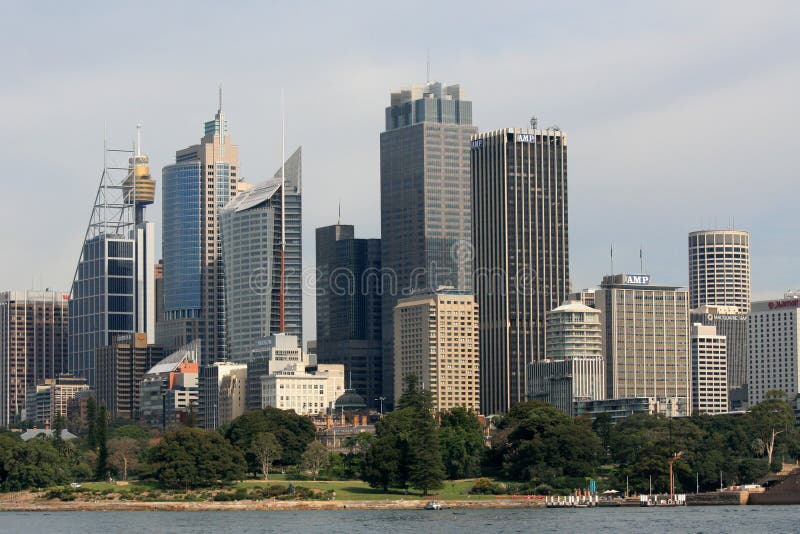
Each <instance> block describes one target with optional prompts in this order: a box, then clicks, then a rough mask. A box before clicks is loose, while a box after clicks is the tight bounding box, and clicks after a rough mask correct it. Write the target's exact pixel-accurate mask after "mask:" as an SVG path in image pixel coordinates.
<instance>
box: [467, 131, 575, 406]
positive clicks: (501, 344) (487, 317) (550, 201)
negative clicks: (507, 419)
mask: <svg viewBox="0 0 800 534" xmlns="http://www.w3.org/2000/svg"><path fill="white" fill-rule="evenodd" d="M472 193H473V206H472V213H473V218H472V228H473V244H474V247H475V294H476V296H477V299H478V305H479V306H480V309H481V321H480V324H481V336H480V344H481V407H482V409H483V413H485V414H493V413H502V412H506V411H508V409H509V408H510V407H511V406H512V405H513V404H515V403H517V402H521V401H523V400H525V391H526V386H527V383H528V379H527V374H528V371H529V368H530V366H529V364H530V363H531V362H535V361H539V360H542V359H544V357H545V330H546V329H545V314H546V313H547V312H548V311H550V310H552V309H553V308H555V307H557V306H558V305H560V304H561V303H562V302H563V301H564V300H565V299H566V298H567V296H568V295H569V289H570V287H569V240H568V231H567V229H568V217H567V215H568V211H567V137H566V135H565V134H564V133H563V132H562V131H560V130H555V129H553V130H518V129H513V128H511V129H502V130H494V131H491V132H486V133H482V134H480V135H478V136H476V137H475V138H474V139H473V141H472Z"/></svg>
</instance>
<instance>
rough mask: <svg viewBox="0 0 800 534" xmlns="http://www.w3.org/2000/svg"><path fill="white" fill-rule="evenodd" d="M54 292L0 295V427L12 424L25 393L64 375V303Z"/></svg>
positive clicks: (61, 295)
mask: <svg viewBox="0 0 800 534" xmlns="http://www.w3.org/2000/svg"><path fill="white" fill-rule="evenodd" d="M68 298H69V295H68V294H67V293H62V292H60V291H49V290H48V291H5V292H3V293H0V426H8V425H9V423H12V422H15V421H18V420H19V419H20V418H21V416H22V413H23V410H25V402H26V394H27V393H28V391H27V390H28V389H29V388H34V387H35V386H36V385H38V384H42V383H44V382H45V380H47V379H50V378H56V377H58V376H59V375H60V374H61V373H64V372H66V371H67V317H68V306H67V302H68V300H67V299H68Z"/></svg>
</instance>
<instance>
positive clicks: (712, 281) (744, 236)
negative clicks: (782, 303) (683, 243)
mask: <svg viewBox="0 0 800 534" xmlns="http://www.w3.org/2000/svg"><path fill="white" fill-rule="evenodd" d="M689 300H690V306H691V308H692V309H694V308H699V307H701V306H736V307H737V308H738V309H739V313H743V314H746V313H748V312H749V311H750V234H748V233H747V232H744V231H742V230H701V231H698V232H691V233H690V234H689Z"/></svg>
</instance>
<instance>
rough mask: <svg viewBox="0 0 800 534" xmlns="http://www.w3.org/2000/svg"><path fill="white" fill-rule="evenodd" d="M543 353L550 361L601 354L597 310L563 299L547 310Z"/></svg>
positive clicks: (601, 334) (598, 314)
mask: <svg viewBox="0 0 800 534" xmlns="http://www.w3.org/2000/svg"><path fill="white" fill-rule="evenodd" d="M545 342H546V354H547V357H548V358H550V359H553V360H563V359H567V358H578V357H587V358H596V357H602V356H603V332H602V328H601V326H600V310H598V309H596V308H590V307H589V306H586V305H585V304H581V303H580V302H578V301H573V300H570V301H567V302H565V303H564V304H562V305H561V306H559V307H557V308H554V309H552V310H550V311H549V312H547V337H546V338H545Z"/></svg>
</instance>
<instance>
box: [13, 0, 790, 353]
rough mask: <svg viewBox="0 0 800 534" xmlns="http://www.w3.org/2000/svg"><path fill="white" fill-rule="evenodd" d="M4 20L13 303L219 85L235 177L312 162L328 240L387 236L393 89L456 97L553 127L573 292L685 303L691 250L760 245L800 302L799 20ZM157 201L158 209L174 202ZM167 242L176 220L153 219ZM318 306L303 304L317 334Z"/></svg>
mask: <svg viewBox="0 0 800 534" xmlns="http://www.w3.org/2000/svg"><path fill="white" fill-rule="evenodd" d="M231 4H232V5H226V4H223V3H222V2H204V1H199V0H198V1H192V2H148V1H139V2H135V3H123V2H89V1H87V2H80V3H77V2H28V3H23V2H9V3H7V4H5V10H4V11H5V14H4V16H3V17H2V20H0V45H1V46H2V50H3V54H2V60H0V61H1V62H2V63H0V65H2V73H3V74H2V76H0V102H2V108H0V117H2V119H1V120H2V122H3V127H2V128H0V155H1V156H2V159H3V167H4V169H5V172H4V177H3V178H2V180H0V199H2V208H0V245H1V246H2V248H0V250H2V251H3V253H4V256H5V257H4V261H2V262H0V289H24V288H31V287H34V288H44V287H50V288H53V289H59V290H69V287H70V285H71V281H72V276H73V273H74V270H75V264H76V262H77V260H78V255H79V253H80V247H81V242H82V239H83V235H84V232H85V231H86V225H87V223H88V220H89V216H90V213H91V206H92V203H93V200H94V195H95V192H96V188H97V184H98V182H99V179H100V173H101V171H102V165H103V137H104V129H107V131H108V136H109V142H110V144H111V145H112V146H118V147H122V148H129V147H130V146H131V144H132V141H133V138H134V137H135V128H136V124H137V123H141V124H142V127H143V143H142V145H143V149H144V151H145V152H146V153H147V154H148V155H149V156H150V162H151V171H152V172H153V177H154V178H155V179H156V180H159V181H160V178H161V167H162V166H164V165H167V164H169V163H171V162H172V161H173V160H174V153H175V150H177V149H180V148H184V147H186V146H189V145H191V144H194V143H197V142H198V141H199V139H200V137H201V136H202V134H203V122H204V121H206V120H209V119H211V118H213V116H214V113H215V112H216V109H217V91H218V86H219V84H222V85H223V87H224V108H225V112H226V116H227V119H228V121H229V132H230V135H231V138H232V140H233V142H234V143H235V144H238V145H239V159H240V165H239V167H240V170H241V172H240V174H241V175H242V176H244V177H245V179H247V180H248V181H251V182H259V181H261V180H264V179H266V178H268V177H270V176H272V174H273V173H274V172H275V170H276V169H277V168H279V166H280V163H281V145H280V136H281V127H280V94H281V90H283V91H284V94H285V109H286V143H287V149H286V151H287V154H290V153H291V152H292V151H293V150H294V148H295V147H296V146H298V145H302V147H303V157H304V161H303V195H304V196H303V210H304V211H303V217H304V219H303V240H304V242H303V249H304V264H305V266H306V267H309V268H313V263H314V229H315V228H316V227H319V226H325V225H329V224H334V223H335V222H336V219H337V210H338V206H339V202H341V208H342V223H344V224H354V225H355V229H356V236H357V237H379V235H380V196H379V180H380V176H379V134H380V132H381V131H382V130H383V128H384V108H385V107H386V106H387V105H388V102H389V94H390V92H391V91H392V90H393V89H399V88H401V87H405V86H408V85H411V84H413V83H422V82H424V81H425V78H426V55H427V54H428V51H429V53H430V59H431V64H430V69H431V79H433V80H437V81H442V82H445V83H458V84H461V86H462V88H463V89H464V91H465V92H466V95H467V98H468V99H470V100H472V102H473V118H474V123H475V124H476V125H477V126H478V127H479V128H480V130H482V131H483V130H491V129H495V128H503V127H525V126H527V125H528V123H529V119H530V117H531V116H532V115H536V116H537V117H539V124H540V126H543V127H545V126H552V125H558V126H559V127H560V128H561V129H562V130H564V131H565V132H566V133H567V136H568V146H569V175H568V181H569V241H570V270H571V277H572V285H573V288H575V289H580V288H584V287H594V286H596V285H597V284H598V283H599V282H600V280H601V278H602V276H603V275H604V274H607V273H608V271H609V269H610V265H609V263H610V261H609V260H610V258H609V251H610V248H611V246H612V245H613V248H614V268H615V271H617V272H638V271H639V250H640V248H641V249H642V250H643V257H644V271H645V272H649V273H651V274H652V276H653V282H654V283H659V284H675V285H686V284H687V281H688V274H687V261H688V260H687V233H688V232H690V231H693V230H698V229H708V228H720V229H724V228H728V227H730V226H732V225H735V227H736V228H738V229H743V230H748V231H749V232H750V233H751V263H752V265H751V269H752V290H753V298H754V300H759V299H771V298H776V297H780V296H782V295H783V293H784V292H785V291H786V290H788V289H790V288H798V287H800V272H798V263H799V262H798V257H799V256H800V252H798V249H799V248H800V247H798V245H800V240H799V239H798V229H799V228H798V226H799V225H800V223H799V222H798V220H799V219H798V217H797V213H798V208H797V202H798V200H800V186H799V185H798V177H799V176H800V173H798V158H797V154H798V152H800V141H799V140H798V135H797V125H798V124H799V123H800V105H798V95H800V54H798V50H800V32H798V31H797V28H798V27H800V3H798V2H791V1H786V2H781V1H762V2H751V1H750V2H740V1H724V2H722V1H720V2H712V1H703V2H697V1H692V2H683V1H671V2H659V3H656V2H636V1H631V2H622V1H617V2H614V1H609V2H592V1H587V2H578V1H573V2H538V1H523V2H514V1H505V2H502V3H492V2H485V1H484V2H469V1H459V2H445V1H440V2H416V1H408V2H404V3H402V4H398V3H388V2H375V1H372V2H351V1H346V0H344V1H339V2H310V1H308V2H244V1H242V2H235V3H231ZM159 195H160V192H159ZM149 218H150V219H151V220H152V221H154V222H155V223H156V225H157V227H158V226H159V225H160V222H161V206H160V204H159V202H158V201H157V202H156V204H155V205H153V206H151V207H150V208H149ZM314 316H315V310H314V302H313V297H311V296H307V297H306V298H305V300H304V329H305V337H306V338H307V339H313V338H314V335H315V332H314V329H315V325H314Z"/></svg>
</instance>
